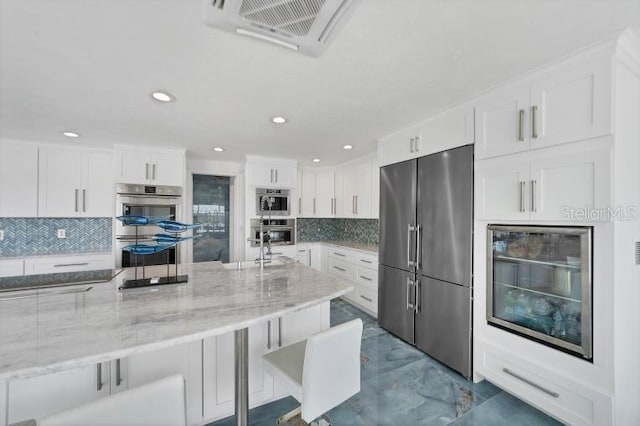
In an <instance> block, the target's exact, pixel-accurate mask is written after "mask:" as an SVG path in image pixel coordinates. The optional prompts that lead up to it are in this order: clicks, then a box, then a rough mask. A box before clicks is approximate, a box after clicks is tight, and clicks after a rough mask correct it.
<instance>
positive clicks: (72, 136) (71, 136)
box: [62, 132, 80, 138]
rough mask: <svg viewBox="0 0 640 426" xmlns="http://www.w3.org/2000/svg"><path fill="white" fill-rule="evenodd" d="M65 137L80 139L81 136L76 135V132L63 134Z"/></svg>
mask: <svg viewBox="0 0 640 426" xmlns="http://www.w3.org/2000/svg"><path fill="white" fill-rule="evenodd" d="M62 134H63V135H65V136H66V137H68V138H79V137H80V134H78V133H76V132H62Z"/></svg>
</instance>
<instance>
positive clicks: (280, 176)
mask: <svg viewBox="0 0 640 426" xmlns="http://www.w3.org/2000/svg"><path fill="white" fill-rule="evenodd" d="M273 173H274V182H273V183H274V184H275V185H276V186H281V187H285V188H290V187H294V186H296V168H295V167H286V166H285V167H283V166H274V168H273Z"/></svg>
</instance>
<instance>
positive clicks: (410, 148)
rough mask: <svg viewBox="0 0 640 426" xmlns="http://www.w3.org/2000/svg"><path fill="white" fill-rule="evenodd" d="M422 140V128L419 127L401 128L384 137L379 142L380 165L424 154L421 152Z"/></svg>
mask: <svg viewBox="0 0 640 426" xmlns="http://www.w3.org/2000/svg"><path fill="white" fill-rule="evenodd" d="M416 141H417V142H416ZM421 142H422V138H421V135H420V130H419V129H418V128H417V127H410V128H408V129H404V130H400V131H399V132H397V133H394V134H393V135H389V136H387V137H385V138H383V139H382V140H380V142H379V144H378V158H379V159H380V165H381V166H386V165H387V164H394V163H399V162H400V161H405V160H410V159H412V158H416V157H418V156H420V155H424V154H421V153H420V152H419V149H420V148H421V145H422V143H421ZM416 148H417V149H416Z"/></svg>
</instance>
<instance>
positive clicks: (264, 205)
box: [247, 195, 273, 272]
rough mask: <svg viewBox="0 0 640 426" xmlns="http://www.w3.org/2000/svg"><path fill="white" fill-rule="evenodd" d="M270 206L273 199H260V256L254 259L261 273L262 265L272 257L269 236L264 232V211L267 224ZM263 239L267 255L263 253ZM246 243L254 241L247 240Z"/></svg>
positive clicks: (264, 197) (269, 216) (267, 197)
mask: <svg viewBox="0 0 640 426" xmlns="http://www.w3.org/2000/svg"><path fill="white" fill-rule="evenodd" d="M272 206H273V199H272V198H271V197H269V196H268V195H265V196H263V197H262V198H261V199H260V231H259V235H260V237H259V238H258V240H259V243H260V254H259V255H258V257H257V258H256V263H259V264H260V271H261V272H262V271H264V264H265V263H269V262H271V256H273V253H271V238H270V236H269V231H268V230H267V232H266V233H265V232H264V211H265V210H267V211H268V212H269V214H268V218H269V219H268V220H269V222H268V223H271V207H272ZM265 238H266V240H267V253H265V252H264V240H265ZM247 241H256V240H254V239H252V238H249V239H248V240H247ZM265 256H269V259H266V258H265Z"/></svg>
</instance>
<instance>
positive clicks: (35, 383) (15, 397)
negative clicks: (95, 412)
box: [7, 364, 110, 424]
mask: <svg viewBox="0 0 640 426" xmlns="http://www.w3.org/2000/svg"><path fill="white" fill-rule="evenodd" d="M98 368H101V370H102V371H101V374H98ZM108 377H109V365H108V364H102V365H90V366H87V367H82V368H76V369H73V370H65V371H60V372H58V373H52V374H45V375H42V376H36V377H30V378H28V379H22V380H13V381H11V382H9V389H8V391H9V395H8V398H7V402H8V407H7V411H8V416H7V418H8V420H9V422H8V423H9V424H11V423H16V422H19V421H24V420H29V419H35V420H37V421H39V420H40V419H42V418H43V417H45V416H47V415H50V414H53V413H56V412H58V411H63V410H67V409H70V408H73V407H77V406H79V405H83V404H86V403H89V402H91V401H94V400H96V399H98V398H102V397H104V396H107V395H109V392H110V387H109V383H108ZM99 378H102V383H103V384H102V386H99V384H98V379H99Z"/></svg>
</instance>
